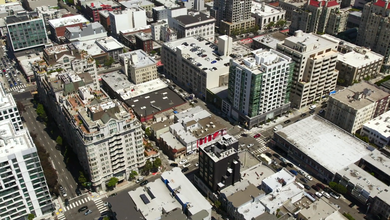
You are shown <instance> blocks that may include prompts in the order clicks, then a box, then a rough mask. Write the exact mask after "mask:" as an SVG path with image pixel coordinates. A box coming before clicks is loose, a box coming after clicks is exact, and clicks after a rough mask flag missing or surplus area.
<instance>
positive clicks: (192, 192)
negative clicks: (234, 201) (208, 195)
mask: <svg viewBox="0 0 390 220" xmlns="http://www.w3.org/2000/svg"><path fill="white" fill-rule="evenodd" d="M129 195H130V197H131V199H132V200H133V202H134V203H135V205H136V207H137V210H139V211H140V212H141V214H142V215H143V217H144V218H145V219H147V220H155V219H161V217H162V216H164V217H166V219H186V216H184V215H180V216H181V217H178V216H176V217H174V216H171V217H169V216H170V215H172V214H173V212H174V210H177V209H179V210H180V209H181V211H182V212H180V213H184V214H185V215H187V216H188V217H189V218H191V219H211V205H210V203H209V202H208V201H207V200H206V199H205V198H204V196H203V195H202V194H200V193H199V191H198V190H197V189H196V188H195V186H194V185H192V183H191V182H190V181H189V180H188V179H187V177H186V176H185V175H184V174H183V173H182V172H181V169H180V168H177V167H175V168H173V169H172V170H170V171H165V172H163V173H162V174H161V178H160V179H157V180H155V181H154V182H151V183H149V184H148V185H146V188H144V187H138V188H137V189H136V190H134V191H130V192H129ZM172 195H174V196H172Z"/></svg>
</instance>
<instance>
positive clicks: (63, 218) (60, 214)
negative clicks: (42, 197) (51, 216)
mask: <svg viewBox="0 0 390 220" xmlns="http://www.w3.org/2000/svg"><path fill="white" fill-rule="evenodd" d="M57 219H58V220H66V217H65V215H64V213H63V212H61V213H59V214H58V215H57Z"/></svg>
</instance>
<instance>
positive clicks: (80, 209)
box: [79, 206, 88, 212]
mask: <svg viewBox="0 0 390 220" xmlns="http://www.w3.org/2000/svg"><path fill="white" fill-rule="evenodd" d="M87 209H88V206H83V207H81V208H79V212H82V211H85V210H87Z"/></svg>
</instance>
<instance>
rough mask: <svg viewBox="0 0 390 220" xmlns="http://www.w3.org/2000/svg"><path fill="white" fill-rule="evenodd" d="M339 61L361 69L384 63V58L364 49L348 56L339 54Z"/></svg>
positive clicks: (352, 52) (347, 54)
mask: <svg viewBox="0 0 390 220" xmlns="http://www.w3.org/2000/svg"><path fill="white" fill-rule="evenodd" d="M337 59H338V61H339V62H343V63H345V64H348V65H349V66H353V67H355V68H361V67H364V66H366V65H370V64H372V63H375V62H378V61H383V56H382V55H379V54H377V53H373V52H371V51H369V50H364V49H363V48H362V50H361V51H359V50H356V51H351V52H349V53H346V54H339V55H338V57H337Z"/></svg>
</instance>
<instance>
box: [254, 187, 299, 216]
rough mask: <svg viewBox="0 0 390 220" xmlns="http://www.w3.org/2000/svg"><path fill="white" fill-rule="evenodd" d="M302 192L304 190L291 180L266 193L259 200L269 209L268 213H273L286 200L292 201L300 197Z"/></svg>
mask: <svg viewBox="0 0 390 220" xmlns="http://www.w3.org/2000/svg"><path fill="white" fill-rule="evenodd" d="M303 192H304V190H303V189H302V188H301V187H300V186H299V185H298V184H297V183H296V182H292V183H290V184H288V185H285V186H284V187H283V188H281V189H280V190H277V191H275V192H272V193H269V194H267V195H266V196H264V197H263V198H261V199H260V202H261V203H262V204H263V205H264V206H265V207H266V208H267V209H268V210H269V212H270V213H273V212H274V211H276V210H277V209H278V208H279V207H281V206H282V205H283V204H285V203H286V202H287V201H290V202H291V203H294V202H296V201H299V200H300V199H302V197H303ZM292 199H294V200H292Z"/></svg>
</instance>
